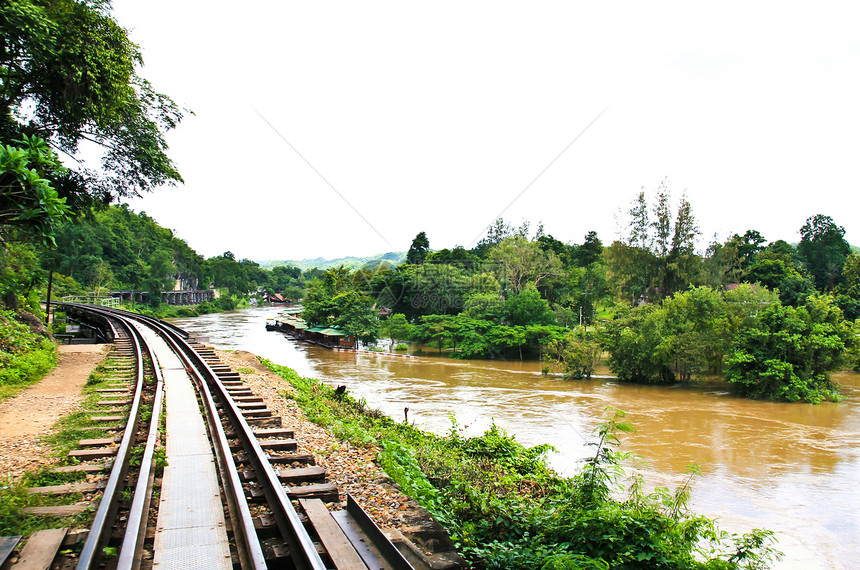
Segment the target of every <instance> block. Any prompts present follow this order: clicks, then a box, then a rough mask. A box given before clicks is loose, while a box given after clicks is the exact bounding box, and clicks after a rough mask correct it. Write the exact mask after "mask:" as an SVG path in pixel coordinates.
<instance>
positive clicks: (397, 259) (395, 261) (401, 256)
mask: <svg viewBox="0 0 860 570" xmlns="http://www.w3.org/2000/svg"><path fill="white" fill-rule="evenodd" d="M405 260H406V252H405V251H390V252H388V253H380V254H377V255H371V256H368V257H340V258H338V259H323V258H322V257H317V258H316V259H302V260H300V261H297V260H295V259H284V260H266V261H258V262H257V263H259V264H260V267H262V268H263V269H271V268H273V267H277V266H278V265H292V266H293V267H298V268H299V269H301V270H302V271H306V270H308V269H313V268H314V267H316V268H317V269H329V268H332V267H339V266H341V265H343V266H344V267H348V268H350V269H358V268H361V267H369V268H371V269H373V268H375V267H377V266H379V265H380V264H381V263H382V262H387V263H388V264H389V265H391V266H392V267H395V266H397V265H400V264H401V263H403V262H404V261H405Z"/></svg>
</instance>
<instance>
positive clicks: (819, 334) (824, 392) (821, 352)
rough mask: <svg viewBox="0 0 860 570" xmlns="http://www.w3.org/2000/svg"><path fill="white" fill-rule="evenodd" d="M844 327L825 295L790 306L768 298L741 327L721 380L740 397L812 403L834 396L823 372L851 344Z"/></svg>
mask: <svg viewBox="0 0 860 570" xmlns="http://www.w3.org/2000/svg"><path fill="white" fill-rule="evenodd" d="M850 333H851V331H850V328H849V326H848V325H847V323H845V321H844V319H843V317H842V312H841V311H840V310H839V308H838V307H837V306H836V304H835V302H834V300H833V299H832V298H831V297H829V296H823V297H815V296H813V297H809V299H808V300H807V302H806V305H804V306H802V307H799V308H794V307H789V306H784V305H782V304H780V303H773V304H770V305H768V306H766V307H765V308H764V309H762V311H761V313H760V314H759V315H758V318H757V319H756V320H755V321H754V322H753V324H752V326H748V327H746V328H744V329H742V330H741V331H740V332H739V334H738V335H737V337H736V338H735V339H734V341H733V344H732V352H731V354H730V356H729V358H728V359H727V361H726V380H727V381H729V382H731V383H733V384H735V385H736V386H737V387H738V389H739V390H740V391H741V393H743V394H744V395H746V396H749V397H753V398H766V399H772V400H787V401H790V402H794V401H797V400H804V401H807V402H811V403H818V402H821V401H822V400H824V399H835V398H836V397H837V396H836V393H837V390H838V387H837V385H836V383H835V382H833V381H832V379H831V378H830V375H829V374H828V372H829V371H830V370H833V369H834V368H836V367H837V366H838V365H839V364H840V362H841V358H842V354H843V351H844V350H845V349H846V348H849V347H850V346H851V344H852V342H853V341H852V338H851V336H850Z"/></svg>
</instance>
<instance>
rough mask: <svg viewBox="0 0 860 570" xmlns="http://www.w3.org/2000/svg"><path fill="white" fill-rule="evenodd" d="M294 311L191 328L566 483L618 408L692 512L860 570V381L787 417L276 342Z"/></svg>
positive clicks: (508, 368) (710, 393) (652, 469)
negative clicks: (538, 463) (500, 450)
mask: <svg viewBox="0 0 860 570" xmlns="http://www.w3.org/2000/svg"><path fill="white" fill-rule="evenodd" d="M278 312H280V309H278V308H273V307H263V308H256V309H246V310H242V311H235V312H231V313H221V314H215V315H205V316H202V317H196V318H192V319H177V320H176V321H174V322H176V324H178V325H179V326H180V327H182V328H184V329H186V330H187V331H188V332H190V333H192V334H195V335H199V336H203V337H208V338H209V341H210V342H211V343H212V344H213V345H215V347H216V348H219V349H240V350H247V351H249V352H253V353H254V354H257V355H259V356H262V357H265V358H268V359H270V360H272V361H273V362H276V363H278V364H282V365H286V366H289V367H291V368H293V369H295V370H296V371H297V372H298V373H299V374H301V375H302V376H307V377H313V378H319V379H321V380H323V381H324V382H326V383H329V384H333V385H346V386H347V388H348V390H349V392H350V393H351V394H353V395H354V396H355V397H359V398H364V399H365V400H367V403H368V404H369V405H370V406H371V407H373V408H378V409H381V410H382V411H383V412H385V413H386V414H388V415H390V416H391V417H393V418H395V419H399V420H403V419H404V408H407V407H408V408H409V411H408V419H409V421H410V422H413V423H415V424H416V425H417V426H418V427H421V428H423V429H426V430H429V431H434V432H437V433H444V432H446V431H448V430H449V429H451V426H452V424H451V419H450V418H451V416H452V415H453V416H455V417H456V419H457V422H458V423H459V424H460V426H461V427H464V428H465V429H466V431H467V432H468V433H480V432H482V431H483V430H484V429H486V428H487V427H488V426H489V425H491V423H492V422H495V423H496V424H497V425H499V426H501V427H503V428H505V429H506V430H507V431H508V432H509V433H511V434H514V435H515V436H516V438H517V440H518V441H519V442H521V443H523V444H525V445H537V444H540V443H549V444H551V445H553V446H554V447H555V448H556V449H557V452H556V453H554V454H552V456H551V458H550V459H551V461H552V463H553V465H554V467H555V468H556V469H558V470H559V471H561V472H563V473H565V474H572V473H574V472H575V470H576V467H577V463H578V461H580V460H581V459H582V458H583V457H585V456H587V455H588V454H589V450H590V448H589V447H587V446H586V445H585V444H586V442H588V441H592V440H593V438H592V437H591V430H592V429H593V428H594V426H595V424H596V423H597V422H598V421H600V419H601V418H602V417H603V414H604V409H605V408H606V407H607V406H613V407H615V408H618V409H621V410H624V411H625V412H626V413H627V414H628V418H629V419H630V420H631V422H632V423H633V424H634V425H635V426H636V428H637V432H636V433H633V434H623V437H622V445H623V450H624V451H630V452H633V453H634V454H636V455H638V456H640V457H641V458H642V460H643V461H644V462H645V463H642V462H635V463H634V464H632V465H631V469H635V470H638V471H640V472H641V473H642V474H643V475H644V476H645V479H646V481H647V483H648V485H649V486H655V485H661V486H669V487H670V488H674V487H675V486H676V485H678V484H680V483H681V482H682V481H684V479H685V469H686V467H687V465H688V464H689V463H690V462H695V463H698V464H699V465H700V466H701V469H702V472H703V475H704V476H703V477H702V478H698V479H697V480H695V481H694V483H693V495H692V500H691V505H690V506H691V509H692V510H693V511H695V512H698V513H702V514H705V515H707V516H710V517H716V518H718V519H719V521H720V526H721V528H723V529H724V530H729V531H731V532H746V531H748V530H749V529H752V528H767V529H770V530H773V531H775V532H776V534H777V538H778V539H779V544H778V546H777V548H778V549H779V550H782V551H783V552H784V553H785V555H786V556H785V558H784V560H783V561H781V562H779V563H777V564H776V565H775V566H774V567H775V568H804V569H806V570H811V569H814V568H837V569H845V570H847V569H852V568H858V567H860V406H858V404H860V374H856V373H852V372H842V373H838V374H835V378H836V379H837V380H838V381H839V383H840V384H841V385H842V394H843V396H844V398H843V400H842V401H841V402H840V403H837V404H833V403H824V404H821V405H818V406H811V405H807V404H776V403H771V402H757V401H751V400H746V399H741V398H736V397H733V396H731V395H730V394H727V393H725V392H722V391H717V390H708V389H698V388H687V387H658V386H635V385H628V384H620V383H617V382H615V381H613V380H612V379H611V378H598V379H593V380H590V381H564V380H560V379H556V378H552V377H545V376H542V375H541V373H540V364H539V363H537V362H499V361H480V360H472V361H459V360H455V359H450V358H446V357H437V356H432V355H430V356H422V357H419V358H403V357H395V356H387V355H375V354H364V353H352V352H339V351H331V350H328V349H324V348H321V347H318V346H315V345H310V344H304V343H300V342H297V341H295V340H292V339H290V338H289V337H287V336H285V335H283V334H282V333H279V332H267V331H266V330H265V326H264V325H265V322H266V319H267V318H271V317H274V316H275V315H276V314H277V313H278Z"/></svg>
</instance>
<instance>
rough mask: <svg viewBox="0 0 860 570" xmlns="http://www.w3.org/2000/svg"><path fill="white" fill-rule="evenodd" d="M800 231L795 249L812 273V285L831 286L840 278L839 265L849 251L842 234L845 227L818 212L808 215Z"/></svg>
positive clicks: (842, 265)
mask: <svg viewBox="0 0 860 570" xmlns="http://www.w3.org/2000/svg"><path fill="white" fill-rule="evenodd" d="M800 235H801V239H800V243H799V244H798V245H797V252H798V253H799V254H800V256H801V258H802V259H803V263H804V265H805V266H806V268H807V270H808V271H809V273H810V274H812V278H813V280H814V281H815V286H816V287H818V289H819V290H822V291H831V290H833V288H834V287H836V285H838V284H839V282H840V281H841V279H842V268H843V267H844V265H845V260H846V258H847V257H848V254H849V253H850V252H851V246H850V245H848V242H847V241H845V238H844V237H843V236H844V235H845V228H843V227H842V226H837V225H836V223H835V222H834V221H833V218H831V217H830V216H824V215H821V214H817V215H815V216H812V217H810V218H807V220H806V223H805V224H803V227H802V228H800Z"/></svg>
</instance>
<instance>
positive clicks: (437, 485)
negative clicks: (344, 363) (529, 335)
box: [266, 362, 776, 570]
mask: <svg viewBox="0 0 860 570" xmlns="http://www.w3.org/2000/svg"><path fill="white" fill-rule="evenodd" d="M266 365H267V366H269V367H271V368H272V369H273V370H275V371H276V372H278V373H279V374H280V375H281V376H282V377H284V378H285V379H287V380H288V381H289V382H290V383H291V384H292V385H293V387H294V388H295V391H294V392H290V393H286V394H284V395H285V397H288V398H292V399H294V400H296V401H297V402H298V403H299V405H300V406H301V407H302V409H303V410H304V411H305V413H306V414H307V415H308V417H309V418H310V419H311V420H312V421H315V422H317V423H320V424H322V425H324V426H326V427H328V428H329V429H330V430H332V431H333V432H334V433H335V435H337V436H338V437H340V438H342V439H346V440H348V441H350V442H351V443H353V444H357V445H378V446H380V447H381V448H382V453H381V454H380V457H379V462H380V464H381V465H382V467H383V468H384V469H385V471H386V472H387V473H388V475H389V476H390V477H391V478H392V479H393V480H394V482H396V483H397V485H398V486H399V487H400V488H401V489H402V490H403V492H404V493H406V494H407V495H409V496H411V497H413V498H414V499H415V500H416V501H418V502H419V503H420V504H421V505H422V506H424V507H425V508H426V509H427V510H428V511H429V512H430V513H431V514H432V515H433V516H434V518H435V519H436V520H437V521H439V522H440V523H441V524H442V525H443V526H444V527H445V529H446V530H447V531H448V532H449V534H450V535H451V537H452V539H453V540H454V542H455V544H456V546H457V548H458V551H459V552H460V553H461V554H462V555H463V556H465V557H466V558H467V560H468V562H469V563H470V564H471V565H472V567H474V568H499V569H502V568H504V569H523V570H525V569H529V570H532V569H536V568H540V569H546V570H552V569H573V568H593V569H607V568H630V569H634V568H636V569H648V568H655V569H656V568H675V569H687V568H689V569H731V568H762V567H764V566H765V565H766V564H767V562H768V560H770V559H772V558H773V557H775V556H776V554H775V553H774V551H773V550H771V548H770V544H771V542H772V539H771V537H770V533H768V532H766V531H759V530H756V531H753V532H752V533H750V534H747V535H744V536H734V535H728V534H727V533H724V532H722V531H720V530H719V529H718V528H717V526H716V523H715V522H714V521H712V520H710V519H707V518H705V517H701V516H696V515H694V514H692V513H690V512H689V511H688V510H687V508H686V501H687V499H688V497H689V493H690V487H689V481H688V482H687V483H685V484H684V485H682V486H681V487H680V488H679V489H677V490H675V491H670V490H668V489H663V488H658V489H656V490H655V491H654V492H653V493H649V494H646V493H644V492H643V490H642V483H641V481H640V480H638V479H635V478H634V479H632V481H630V482H632V485H631V486H630V487H629V490H628V491H624V490H623V489H624V484H625V476H624V473H623V469H622V465H621V462H622V461H623V459H624V458H625V457H626V455H625V454H623V453H621V452H619V451H618V445H619V443H620V442H619V438H618V436H619V434H620V433H623V432H624V431H630V430H631V429H632V427H631V426H630V425H629V424H628V423H627V422H625V421H624V417H623V414H622V413H621V412H618V411H614V412H612V413H611V414H610V415H609V417H607V419H606V421H605V422H604V423H601V424H600V425H598V426H597V427H596V429H595V438H594V441H593V443H592V446H593V448H594V453H593V455H592V456H591V458H590V459H588V460H587V461H585V462H584V464H583V466H582V468H581V470H580V472H579V473H578V474H577V475H576V476H574V477H572V478H564V477H561V476H559V475H558V474H557V473H555V472H553V471H552V470H551V469H550V468H548V467H547V464H546V463H545V460H544V456H545V453H546V452H547V451H548V449H549V448H548V447H547V446H537V447H533V448H526V447H523V446H522V445H520V444H519V443H518V442H517V441H516V440H515V439H514V438H513V437H511V436H509V435H508V434H506V433H505V432H504V430H502V429H500V428H498V427H496V426H493V427H492V428H491V429H490V430H488V431H487V432H486V433H485V434H483V435H482V436H478V437H468V436H466V435H464V434H463V433H462V432H461V431H460V430H459V428H458V426H457V425H456V423H455V424H454V426H453V427H452V429H451V431H450V432H449V433H448V434H447V435H446V436H444V437H439V436H434V435H431V434H428V433H425V432H422V431H420V430H417V429H416V428H414V427H412V426H409V425H407V424H401V423H396V422H394V421H393V420H391V419H390V418H388V417H386V416H383V415H381V414H379V413H377V412H375V411H373V410H368V409H367V408H366V406H365V405H364V403H363V402H360V401H356V400H354V399H353V398H352V397H351V396H349V395H348V394H345V395H344V394H337V393H336V392H335V391H334V390H333V389H332V388H329V387H327V386H325V385H324V384H322V383H320V382H318V381H315V380H310V379H307V378H301V377H299V376H298V375H297V374H296V373H295V371H293V370H291V369H289V368H286V367H282V366H277V365H274V364H273V363H271V362H266Z"/></svg>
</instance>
